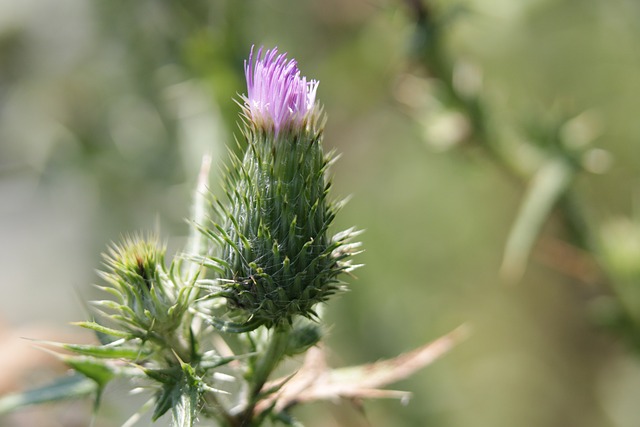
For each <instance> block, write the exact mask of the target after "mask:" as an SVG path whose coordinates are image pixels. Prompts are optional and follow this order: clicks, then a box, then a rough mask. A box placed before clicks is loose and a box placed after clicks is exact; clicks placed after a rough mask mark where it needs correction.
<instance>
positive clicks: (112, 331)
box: [72, 322, 134, 339]
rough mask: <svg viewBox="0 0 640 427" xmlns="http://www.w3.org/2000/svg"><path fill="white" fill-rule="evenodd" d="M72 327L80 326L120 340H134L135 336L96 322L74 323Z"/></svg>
mask: <svg viewBox="0 0 640 427" xmlns="http://www.w3.org/2000/svg"><path fill="white" fill-rule="evenodd" d="M72 325H76V326H80V327H81V328H86V329H91V330H93V331H96V332H98V333H100V334H106V335H111V336H114V337H118V338H127V339H131V338H134V336H133V335H132V334H131V333H129V332H124V331H119V330H117V329H112V328H108V327H106V326H102V325H101V324H99V323H96V322H73V323H72Z"/></svg>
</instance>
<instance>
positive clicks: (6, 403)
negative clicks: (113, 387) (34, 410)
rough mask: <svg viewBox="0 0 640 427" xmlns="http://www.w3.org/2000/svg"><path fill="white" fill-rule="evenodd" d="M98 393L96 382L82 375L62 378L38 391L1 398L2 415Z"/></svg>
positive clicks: (0, 409)
mask: <svg viewBox="0 0 640 427" xmlns="http://www.w3.org/2000/svg"><path fill="white" fill-rule="evenodd" d="M97 391H98V385H97V384H96V382H95V381H93V380H91V379H89V378H86V377H84V376H82V375H73V376H69V377H62V378H59V379H56V380H55V381H54V382H52V383H50V384H48V385H46V386H43V387H40V388H37V389H33V390H27V391H24V392H21V393H15V394H9V395H6V396H3V397H2V398H0V414H5V413H8V412H10V411H13V410H16V409H18V408H22V407H25V406H29V405H37V404H41V403H47V402H56V401H60V400H66V399H75V398H78V397H84V396H87V395H90V394H92V393H96V392H97Z"/></svg>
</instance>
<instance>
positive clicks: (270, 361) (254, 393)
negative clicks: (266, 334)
mask: <svg viewBox="0 0 640 427" xmlns="http://www.w3.org/2000/svg"><path fill="white" fill-rule="evenodd" d="M289 334H290V328H289V327H288V326H281V327H277V328H275V329H273V330H272V334H271V337H270V340H269V343H268V344H267V348H266V349H265V351H264V353H262V354H260V355H258V356H257V360H256V361H255V363H254V369H253V371H252V372H251V374H250V377H249V383H250V389H249V402H248V404H247V407H246V409H245V410H244V411H243V412H242V413H241V414H240V415H239V416H238V418H237V422H236V423H235V424H234V425H237V426H244V427H249V426H254V418H253V415H254V414H253V412H254V409H255V406H256V404H257V403H258V402H259V401H260V397H261V396H260V393H261V391H262V389H263V387H264V385H265V384H266V382H267V380H268V379H269V377H270V376H271V373H272V372H273V370H274V369H275V368H276V367H277V366H278V364H279V363H280V362H281V361H282V359H283V357H284V355H285V352H286V350H287V345H288V343H289ZM255 425H256V426H257V424H255Z"/></svg>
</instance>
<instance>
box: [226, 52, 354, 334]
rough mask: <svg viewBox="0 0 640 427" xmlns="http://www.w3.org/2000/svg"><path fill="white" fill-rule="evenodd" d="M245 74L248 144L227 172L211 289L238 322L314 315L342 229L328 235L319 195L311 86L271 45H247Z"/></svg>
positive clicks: (328, 211) (328, 290)
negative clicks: (238, 315)
mask: <svg viewBox="0 0 640 427" xmlns="http://www.w3.org/2000/svg"><path fill="white" fill-rule="evenodd" d="M254 59H255V61H254ZM245 71H246V75H247V85H248V91H247V92H248V95H247V96H246V97H244V101H245V105H244V115H245V117H246V127H245V129H244V132H243V133H244V136H245V138H246V141H247V149H246V151H245V153H244V156H243V158H241V159H240V158H236V159H235V160H234V162H233V164H232V166H231V168H230V169H229V173H228V176H227V180H226V191H227V195H228V197H229V201H230V204H229V206H224V205H222V204H221V205H220V210H221V212H220V213H221V215H222V216H224V217H225V218H226V223H225V224H224V225H223V226H219V227H218V231H219V233H220V236H219V241H220V242H221V243H222V249H221V254H220V265H221V270H222V274H221V275H220V291H219V293H218V294H219V295H220V296H223V297H225V298H226V299H227V301H228V305H229V306H230V308H233V309H238V310H240V311H241V312H243V313H244V314H245V319H244V320H245V325H246V326H247V328H252V327H257V326H260V325H266V326H267V327H273V326H277V325H279V324H281V323H284V322H288V323H291V322H292V319H293V317H294V316H295V315H303V316H307V317H313V316H314V310H313V306H314V305H315V304H317V303H319V302H323V301H325V300H326V299H327V298H328V297H329V296H330V295H332V294H334V293H335V292H336V291H337V290H338V289H339V286H340V283H339V281H338V280H337V276H338V275H339V274H340V273H341V272H343V271H344V270H346V269H348V268H349V266H348V265H347V264H346V263H345V262H344V258H346V257H348V256H349V255H350V251H349V250H346V251H345V250H342V251H341V250H340V248H343V249H344V248H345V247H346V246H348V245H345V243H346V242H347V241H348V240H349V238H350V237H351V235H350V234H349V233H347V234H341V235H340V236H339V238H338V239H332V238H331V237H330V236H329V235H328V228H329V226H330V225H331V223H332V221H333V219H334V217H335V212H336V206H335V205H334V204H332V203H331V202H330V201H329V200H328V192H329V187H330V185H329V183H328V180H327V177H326V169H327V166H328V163H329V161H330V157H328V156H326V155H325V154H324V151H323V149H322V131H323V129H322V124H321V120H320V119H321V114H320V111H319V107H318V105H317V104H316V103H315V92H316V88H317V82H315V81H307V80H306V78H305V77H301V76H300V71H299V70H298V67H297V65H296V62H295V61H294V60H287V58H286V56H285V55H284V54H281V55H278V53H277V50H276V49H273V50H269V51H266V53H265V55H264V56H262V50H259V51H258V53H257V56H256V57H255V58H254V57H253V51H252V54H251V56H250V58H249V61H248V62H247V63H246V64H245Z"/></svg>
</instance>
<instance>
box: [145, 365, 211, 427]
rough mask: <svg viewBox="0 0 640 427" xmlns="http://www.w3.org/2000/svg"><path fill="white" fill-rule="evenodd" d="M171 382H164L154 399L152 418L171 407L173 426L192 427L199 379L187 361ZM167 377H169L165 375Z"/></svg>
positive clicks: (199, 390) (197, 400) (195, 411)
mask: <svg viewBox="0 0 640 427" xmlns="http://www.w3.org/2000/svg"><path fill="white" fill-rule="evenodd" d="M181 367H182V371H181V373H180V374H179V375H177V376H176V377H175V379H174V380H173V381H171V382H165V383H164V384H163V386H162V389H161V390H160V392H159V394H158V397H157V399H156V406H155V409H154V411H153V416H152V419H153V420H154V421H155V420H157V419H158V418H160V417H161V416H162V415H164V414H165V413H166V412H167V411H168V410H169V409H171V415H172V420H173V422H172V426H173V427H192V426H193V424H194V422H195V419H196V413H197V409H198V402H199V400H200V394H201V388H202V387H201V380H200V378H198V377H197V376H196V374H195V372H194V370H193V368H192V367H191V365H189V364H187V363H182V364H181ZM167 378H169V377H167Z"/></svg>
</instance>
